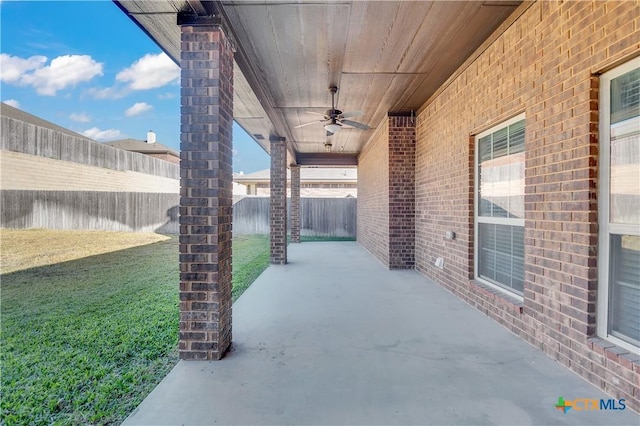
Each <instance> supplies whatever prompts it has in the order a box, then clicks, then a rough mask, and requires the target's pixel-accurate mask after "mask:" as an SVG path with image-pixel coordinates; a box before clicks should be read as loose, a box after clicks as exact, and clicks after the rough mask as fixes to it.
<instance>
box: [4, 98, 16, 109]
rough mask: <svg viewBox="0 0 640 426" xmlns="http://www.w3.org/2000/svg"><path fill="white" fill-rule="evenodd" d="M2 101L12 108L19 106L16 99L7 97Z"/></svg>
mask: <svg viewBox="0 0 640 426" xmlns="http://www.w3.org/2000/svg"><path fill="white" fill-rule="evenodd" d="M2 103H3V104H7V105H9V106H12V107H14V108H20V102H18V101H16V100H15V99H7V100H6V101H2Z"/></svg>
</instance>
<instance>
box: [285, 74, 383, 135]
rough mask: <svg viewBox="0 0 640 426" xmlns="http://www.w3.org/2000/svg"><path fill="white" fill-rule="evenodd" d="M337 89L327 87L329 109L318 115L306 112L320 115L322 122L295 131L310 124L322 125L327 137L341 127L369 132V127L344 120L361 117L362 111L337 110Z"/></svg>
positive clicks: (305, 124) (315, 122)
mask: <svg viewBox="0 0 640 426" xmlns="http://www.w3.org/2000/svg"><path fill="white" fill-rule="evenodd" d="M337 91H338V88H337V87H336V86H331V87H329V92H330V93H331V109H328V110H326V111H325V113H324V114H320V113H317V112H313V111H307V112H308V113H309V114H315V115H321V116H322V120H317V121H312V122H310V123H304V124H301V125H299V126H296V127H295V128H296V129H299V128H300V127H304V126H309V125H311V124H317V123H322V124H324V128H325V129H326V130H327V136H331V135H332V134H334V133H335V132H337V131H338V130H340V129H342V127H343V126H349V127H355V128H356V129H361V130H369V129H370V127H369V126H367V125H366V124H362V123H358V122H357V121H352V120H346V118H349V117H356V116H358V115H362V114H363V112H362V111H351V112H342V111H340V110H339V109H336V103H335V99H336V92H337Z"/></svg>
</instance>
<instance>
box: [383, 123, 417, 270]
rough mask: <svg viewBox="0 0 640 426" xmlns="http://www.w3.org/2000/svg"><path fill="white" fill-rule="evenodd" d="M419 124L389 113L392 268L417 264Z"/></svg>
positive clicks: (390, 243)
mask: <svg viewBox="0 0 640 426" xmlns="http://www.w3.org/2000/svg"><path fill="white" fill-rule="evenodd" d="M415 169H416V126H415V122H414V118H413V117H410V116H404V115H400V116H396V115H390V116H389V268H390V269H413V268H414V266H415V239H416V232H415V214H416V207H415V206H416V200H415V194H416V189H415V173H416V170H415Z"/></svg>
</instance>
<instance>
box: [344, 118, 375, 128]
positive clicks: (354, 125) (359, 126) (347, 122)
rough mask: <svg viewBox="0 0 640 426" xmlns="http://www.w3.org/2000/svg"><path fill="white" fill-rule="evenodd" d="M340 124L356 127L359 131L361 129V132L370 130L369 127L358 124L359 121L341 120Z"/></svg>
mask: <svg viewBox="0 0 640 426" xmlns="http://www.w3.org/2000/svg"><path fill="white" fill-rule="evenodd" d="M340 123H342V124H346V125H347V126H351V127H355V128H357V129H361V130H369V129H370V127H369V126H367V125H366V124H362V123H358V122H357V121H351V120H340Z"/></svg>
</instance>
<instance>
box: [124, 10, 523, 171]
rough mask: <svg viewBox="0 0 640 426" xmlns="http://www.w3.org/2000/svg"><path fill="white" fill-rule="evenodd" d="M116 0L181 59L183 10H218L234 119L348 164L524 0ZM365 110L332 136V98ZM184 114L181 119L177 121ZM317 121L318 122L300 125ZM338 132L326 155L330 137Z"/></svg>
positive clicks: (317, 160) (315, 157)
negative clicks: (229, 49)
mask: <svg viewBox="0 0 640 426" xmlns="http://www.w3.org/2000/svg"><path fill="white" fill-rule="evenodd" d="M115 3H116V4H118V6H120V8H121V9H122V10H123V11H124V12H125V13H127V14H128V15H129V16H130V17H131V18H132V19H133V20H134V21H135V22H136V23H137V24H138V25H139V26H140V27H141V28H142V29H143V30H144V31H146V32H147V33H148V34H149V35H150V36H151V37H152V38H153V39H154V40H155V41H156V42H157V43H158V44H159V45H160V47H161V48H162V49H163V50H164V51H166V52H167V53H168V54H169V55H170V56H171V57H172V58H174V60H176V62H177V59H178V58H179V57H180V51H179V46H180V29H179V27H178V26H177V23H176V18H177V13H178V12H179V11H187V12H194V13H197V14H199V15H213V14H218V15H221V16H222V18H223V23H224V24H223V25H224V26H225V27H226V28H225V30H226V31H227V33H229V35H230V36H231V38H232V40H233V42H234V45H235V47H236V49H237V53H236V56H235V62H236V67H235V73H234V86H235V87H234V90H235V93H234V119H235V120H236V122H238V124H240V126H242V127H243V128H244V129H245V130H246V131H247V132H248V133H249V134H250V135H253V137H254V139H255V140H256V141H257V142H258V143H259V144H260V145H261V146H263V148H265V150H266V151H267V152H268V140H269V136H270V135H277V136H284V137H285V138H286V139H287V142H288V147H289V152H290V154H291V156H290V160H291V162H296V161H297V162H298V163H300V164H318V165H320V164H325V165H326V164H336V165H339V164H341V163H345V162H347V163H349V162H352V161H353V159H354V158H355V157H356V156H357V154H358V153H359V152H360V151H361V150H362V149H363V147H364V146H365V145H366V143H367V141H368V140H369V138H370V137H371V136H372V134H373V132H374V129H375V128H376V127H377V126H378V125H379V124H380V122H381V121H382V120H383V119H384V117H385V115H386V114H387V113H389V112H392V113H411V111H416V110H417V109H418V108H420V106H422V104H423V103H424V102H425V101H426V100H427V99H428V98H429V97H430V96H431V95H432V94H433V93H434V92H435V91H436V90H437V89H438V87H439V86H440V85H441V84H442V83H443V82H445V80H446V79H447V78H448V77H449V76H450V75H451V74H452V73H453V72H454V71H455V70H456V69H457V68H458V67H459V66H460V65H461V64H462V63H463V62H464V61H465V60H466V59H467V58H468V57H469V56H470V55H471V54H472V53H473V52H474V51H475V50H476V49H477V48H478V47H479V46H480V45H481V44H482V43H483V42H484V41H485V40H486V39H487V38H488V37H489V36H490V35H491V34H492V33H493V31H494V30H495V29H496V28H497V27H498V26H499V25H500V24H501V23H502V22H503V21H505V19H506V18H507V17H508V16H509V15H510V14H511V13H512V12H513V11H514V10H515V9H516V8H517V7H518V5H519V4H520V3H521V2H520V1H484V2H483V1H415V2H414V1H350V0H349V1H340V0H337V1H305V0H288V1H286V0H282V1H279V0H276V1H273V0H262V1H257V0H241V1H222V2H209V1H198V0H190V1H187V0H157V1H145V0H124V1H116V2H115ZM332 85H334V86H337V87H338V88H339V89H338V92H337V95H336V107H337V109H340V110H342V111H345V112H348V111H362V114H361V115H359V116H357V117H351V118H350V119H351V120H354V121H357V122H360V123H363V124H366V125H368V126H369V127H370V128H371V129H370V130H361V129H356V128H348V127H346V126H345V127H343V128H342V129H341V130H339V131H337V132H336V133H335V134H333V135H332V136H329V137H328V136H327V132H326V130H325V129H324V127H323V125H322V123H320V120H321V119H322V117H321V116H318V115H315V114H310V113H309V112H312V113H320V114H323V113H324V112H325V111H326V110H327V109H329V108H330V107H331V95H330V93H329V90H328V88H329V86H332ZM177 119H178V118H176V120H177ZM312 121H317V123H316V124H313V125H309V126H305V127H302V128H296V126H298V125H301V124H305V123H309V122H312ZM327 141H330V142H331V144H332V152H331V154H329V155H327V154H326V152H325V147H324V144H325V142H327Z"/></svg>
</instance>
